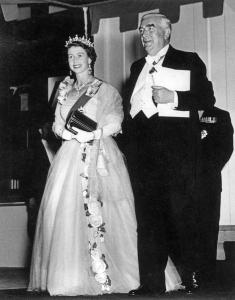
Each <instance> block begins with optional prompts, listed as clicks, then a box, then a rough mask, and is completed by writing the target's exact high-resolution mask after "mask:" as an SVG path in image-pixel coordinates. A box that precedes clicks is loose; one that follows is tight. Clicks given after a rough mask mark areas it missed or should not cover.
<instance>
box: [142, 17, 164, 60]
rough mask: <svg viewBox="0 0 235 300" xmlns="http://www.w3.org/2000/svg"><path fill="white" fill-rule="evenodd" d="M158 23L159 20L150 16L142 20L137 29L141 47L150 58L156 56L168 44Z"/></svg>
mask: <svg viewBox="0 0 235 300" xmlns="http://www.w3.org/2000/svg"><path fill="white" fill-rule="evenodd" d="M160 22H161V19H160V18H157V17H155V16H151V15H150V16H146V17H144V18H143V19H142V21H141V24H140V27H139V32H140V37H141V41H142V44H143V47H144V49H145V50H146V52H147V53H148V54H149V55H151V56H154V55H156V54H157V53H158V52H159V51H160V50H161V49H162V48H163V47H164V46H165V45H166V44H168V41H167V40H166V37H165V30H164V29H163V28H162V27H161V26H160Z"/></svg>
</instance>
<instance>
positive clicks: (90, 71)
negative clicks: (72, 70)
mask: <svg viewBox="0 0 235 300" xmlns="http://www.w3.org/2000/svg"><path fill="white" fill-rule="evenodd" d="M88 74H89V75H91V74H92V68H91V64H88Z"/></svg>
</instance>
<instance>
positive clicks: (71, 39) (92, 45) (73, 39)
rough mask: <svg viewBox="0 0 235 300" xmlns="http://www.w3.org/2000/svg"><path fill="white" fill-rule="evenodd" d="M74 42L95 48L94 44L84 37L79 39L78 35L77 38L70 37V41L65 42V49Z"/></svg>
mask: <svg viewBox="0 0 235 300" xmlns="http://www.w3.org/2000/svg"><path fill="white" fill-rule="evenodd" d="M74 42H80V43H82V44H84V45H86V46H88V47H92V48H94V43H92V42H91V41H90V40H89V39H87V38H85V37H84V36H83V37H78V35H77V34H76V35H75V37H73V38H71V37H69V39H68V41H66V42H65V47H66V48H67V47H68V46H69V45H71V44H73V43H74Z"/></svg>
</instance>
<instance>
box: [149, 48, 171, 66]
mask: <svg viewBox="0 0 235 300" xmlns="http://www.w3.org/2000/svg"><path fill="white" fill-rule="evenodd" d="M168 49H169V44H167V45H166V46H165V47H163V48H162V49H161V50H160V51H159V52H158V53H157V54H156V55H155V56H150V55H147V56H146V57H145V59H146V62H147V63H148V64H149V65H152V64H153V62H154V61H155V62H156V63H158V61H159V60H160V59H161V58H162V57H164V56H165V55H166V53H167V51H168Z"/></svg>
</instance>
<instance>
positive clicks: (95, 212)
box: [88, 201, 99, 215]
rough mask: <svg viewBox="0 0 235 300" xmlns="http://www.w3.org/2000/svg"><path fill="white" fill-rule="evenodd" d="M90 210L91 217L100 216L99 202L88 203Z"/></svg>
mask: <svg viewBox="0 0 235 300" xmlns="http://www.w3.org/2000/svg"><path fill="white" fill-rule="evenodd" d="M88 210H89V213H90V214H91V215H98V214H99V205H98V203H97V202H94V201H91V202H89V203H88Z"/></svg>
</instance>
